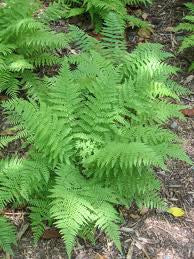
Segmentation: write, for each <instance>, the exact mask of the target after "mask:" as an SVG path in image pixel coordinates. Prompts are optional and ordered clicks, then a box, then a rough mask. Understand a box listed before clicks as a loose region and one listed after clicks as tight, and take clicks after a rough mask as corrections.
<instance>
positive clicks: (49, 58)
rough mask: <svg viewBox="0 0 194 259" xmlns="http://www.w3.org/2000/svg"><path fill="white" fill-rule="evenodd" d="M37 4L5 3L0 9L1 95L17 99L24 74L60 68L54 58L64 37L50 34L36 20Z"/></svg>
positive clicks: (18, 0)
mask: <svg viewBox="0 0 194 259" xmlns="http://www.w3.org/2000/svg"><path fill="white" fill-rule="evenodd" d="M37 3H38V2H37V1H35V0H33V1H30V0H26V1H23V0H16V1H13V0H6V1H4V4H2V5H1V6H0V60H1V62H0V78H1V79H0V91H6V92H7V94H9V95H11V96H16V94H17V92H18V90H19V88H21V84H20V81H21V79H22V78H23V74H25V73H26V71H31V70H33V69H35V68H37V67H40V66H45V65H46V66H50V65H53V64H59V63H60V59H59V57H58V56H57V55H56V54H55V50H56V49H58V48H64V47H66V46H67V37H66V36H65V35H63V34H60V33H54V32H52V31H50V29H49V27H48V26H46V25H45V24H44V23H42V22H41V21H40V19H39V16H38V15H39V14H38V8H39V5H38V4H37Z"/></svg>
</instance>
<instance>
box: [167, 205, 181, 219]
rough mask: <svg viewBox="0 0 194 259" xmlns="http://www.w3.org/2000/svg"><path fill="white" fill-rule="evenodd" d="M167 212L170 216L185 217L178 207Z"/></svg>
mask: <svg viewBox="0 0 194 259" xmlns="http://www.w3.org/2000/svg"><path fill="white" fill-rule="evenodd" d="M167 212H168V213H170V214H172V215H173V216H174V217H182V216H184V215H185V212H184V210H183V209H181V208H178V207H171V208H169V209H168V210H167Z"/></svg>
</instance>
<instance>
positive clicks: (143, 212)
mask: <svg viewBox="0 0 194 259" xmlns="http://www.w3.org/2000/svg"><path fill="white" fill-rule="evenodd" d="M148 211H149V209H148V208H145V207H143V208H142V209H141V210H140V214H141V215H145V214H146V213H148Z"/></svg>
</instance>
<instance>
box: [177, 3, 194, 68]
mask: <svg viewBox="0 0 194 259" xmlns="http://www.w3.org/2000/svg"><path fill="white" fill-rule="evenodd" d="M185 5H186V7H187V9H188V11H189V13H188V15H186V16H185V17H184V18H183V22H182V23H180V24H179V25H178V26H177V27H176V29H175V30H176V31H186V32H188V35H187V36H185V38H184V39H183V41H182V44H181V47H180V49H179V51H180V52H183V51H184V50H185V49H188V48H190V53H191V56H192V57H193V55H192V54H193V50H194V4H193V3H187V4H185ZM189 70H190V71H191V70H194V61H193V62H192V63H191V65H190V67H189Z"/></svg>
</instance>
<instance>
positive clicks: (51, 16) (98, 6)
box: [43, 0, 152, 32]
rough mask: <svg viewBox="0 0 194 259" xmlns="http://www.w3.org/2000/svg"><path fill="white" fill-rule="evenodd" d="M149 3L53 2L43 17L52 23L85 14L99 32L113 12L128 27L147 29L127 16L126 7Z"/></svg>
mask: <svg viewBox="0 0 194 259" xmlns="http://www.w3.org/2000/svg"><path fill="white" fill-rule="evenodd" d="M151 2H152V0H83V1H78V0H55V1H54V2H53V3H52V4H50V6H49V7H48V8H47V9H46V11H45V13H44V14H43V17H44V18H45V19H46V20H48V21H53V20H57V19H60V18H69V17H73V16H77V15H81V14H83V13H85V12H87V13H89V15H90V18H91V22H92V25H93V27H94V28H95V30H96V31H98V32H99V31H100V30H101V29H102V24H103V21H104V20H105V19H106V16H107V15H108V14H109V13H110V12H113V11H114V12H115V13H116V14H117V15H120V16H121V17H122V18H123V19H124V21H125V22H126V23H127V25H128V26H131V27H135V26H137V27H144V28H149V23H147V22H145V21H143V20H141V19H139V18H137V17H135V16H133V15H128V13H127V9H126V5H139V4H144V5H146V4H150V3H151Z"/></svg>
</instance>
